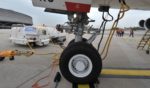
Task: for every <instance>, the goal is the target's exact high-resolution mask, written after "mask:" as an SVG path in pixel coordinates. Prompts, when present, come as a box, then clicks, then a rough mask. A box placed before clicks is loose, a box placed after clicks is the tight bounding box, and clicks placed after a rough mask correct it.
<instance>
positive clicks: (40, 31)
mask: <svg viewBox="0 0 150 88" xmlns="http://www.w3.org/2000/svg"><path fill="white" fill-rule="evenodd" d="M10 40H11V41H12V42H13V43H15V44H21V45H27V44H28V43H29V44H30V45H31V46H35V45H38V46H44V45H48V44H49V41H50V40H49V35H48V34H47V29H46V27H33V26H24V25H22V24H15V25H12V28H11V34H10Z"/></svg>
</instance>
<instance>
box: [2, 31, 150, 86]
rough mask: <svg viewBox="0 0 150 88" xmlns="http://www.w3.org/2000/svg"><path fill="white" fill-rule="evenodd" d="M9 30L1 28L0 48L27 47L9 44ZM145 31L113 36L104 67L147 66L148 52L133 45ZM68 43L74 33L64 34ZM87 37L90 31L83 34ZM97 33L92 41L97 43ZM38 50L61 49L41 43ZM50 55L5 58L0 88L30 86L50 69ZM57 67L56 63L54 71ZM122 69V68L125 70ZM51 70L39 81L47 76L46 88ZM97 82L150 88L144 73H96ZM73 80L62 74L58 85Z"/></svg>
mask: <svg viewBox="0 0 150 88" xmlns="http://www.w3.org/2000/svg"><path fill="white" fill-rule="evenodd" d="M9 33H10V30H0V40H1V42H0V50H10V49H11V50H16V49H17V50H29V48H28V47H27V46H21V45H15V44H12V43H11V42H10V41H9V40H8V38H9ZM143 33H144V32H141V31H137V32H135V34H137V36H136V35H135V37H134V38H131V37H129V36H128V32H127V34H126V35H125V36H124V37H123V38H120V37H116V36H114V37H113V40H112V43H111V47H110V51H109V53H108V57H107V58H106V59H105V60H104V61H103V69H130V70H133V69H136V70H146V71H149V70H150V55H148V54H146V53H145V51H143V50H140V49H139V50H137V49H136V47H137V45H138V42H139V41H140V39H141V37H142V36H141V35H142V34H143ZM66 37H67V42H66V43H65V44H66V45H67V43H68V42H69V41H70V40H71V39H72V38H73V35H67V36H66ZM85 37H89V35H85ZM106 37H107V35H105V37H104V41H103V43H102V45H101V46H102V47H101V48H103V45H104V43H105V40H106ZM99 38H100V36H98V37H97V39H96V40H95V41H94V42H93V45H94V46H95V47H96V46H97V44H98V40H99ZM34 49H35V50H36V51H39V52H43V53H44V52H57V53H61V52H62V49H61V48H59V47H58V46H56V45H53V44H49V45H48V46H44V47H35V48H34ZM100 52H101V50H100ZM52 58H53V56H52V55H33V56H31V57H25V56H16V57H15V60H14V61H9V60H8V59H6V60H4V61H3V62H0V88H32V85H33V84H34V83H35V82H36V81H37V80H38V79H40V78H42V77H44V76H46V75H48V74H49V72H50V70H51V66H50V63H51V62H52ZM57 71H59V69H58V66H57V67H56V70H55V72H57ZM124 72H125V71H124ZM54 76H55V74H54V73H53V74H52V76H51V78H47V79H44V80H42V82H40V85H44V84H46V83H47V82H49V80H50V81H51V83H50V85H49V86H47V87H45V88H54V86H55V83H53V78H54ZM99 81H100V84H99V85H98V86H97V87H98V88H149V87H150V77H148V76H145V75H144V74H143V76H142V77H136V76H134V77H128V76H104V75H102V76H101V77H99ZM71 87H72V84H71V83H69V82H67V81H66V80H65V79H64V78H62V80H61V82H60V83H59V85H58V88H71Z"/></svg>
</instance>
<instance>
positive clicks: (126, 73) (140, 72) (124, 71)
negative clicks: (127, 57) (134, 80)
mask: <svg viewBox="0 0 150 88" xmlns="http://www.w3.org/2000/svg"><path fill="white" fill-rule="evenodd" d="M101 74H102V75H116V76H150V70H128V69H103V70H102V72H101Z"/></svg>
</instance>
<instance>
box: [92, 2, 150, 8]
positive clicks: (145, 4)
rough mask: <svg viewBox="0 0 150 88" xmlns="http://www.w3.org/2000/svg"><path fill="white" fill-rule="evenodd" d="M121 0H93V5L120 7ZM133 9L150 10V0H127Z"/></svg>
mask: <svg viewBox="0 0 150 88" xmlns="http://www.w3.org/2000/svg"><path fill="white" fill-rule="evenodd" d="M118 1H119V0H92V6H93V7H98V6H99V5H110V7H112V8H119V3H118ZM125 1H126V3H127V4H128V5H129V6H130V8H131V9H137V10H150V0H125Z"/></svg>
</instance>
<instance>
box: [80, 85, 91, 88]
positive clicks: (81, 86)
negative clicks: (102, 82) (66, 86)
mask: <svg viewBox="0 0 150 88" xmlns="http://www.w3.org/2000/svg"><path fill="white" fill-rule="evenodd" d="M78 88H90V86H89V84H78Z"/></svg>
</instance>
